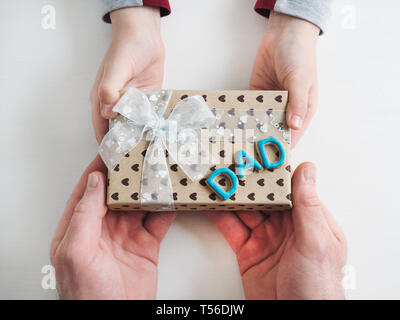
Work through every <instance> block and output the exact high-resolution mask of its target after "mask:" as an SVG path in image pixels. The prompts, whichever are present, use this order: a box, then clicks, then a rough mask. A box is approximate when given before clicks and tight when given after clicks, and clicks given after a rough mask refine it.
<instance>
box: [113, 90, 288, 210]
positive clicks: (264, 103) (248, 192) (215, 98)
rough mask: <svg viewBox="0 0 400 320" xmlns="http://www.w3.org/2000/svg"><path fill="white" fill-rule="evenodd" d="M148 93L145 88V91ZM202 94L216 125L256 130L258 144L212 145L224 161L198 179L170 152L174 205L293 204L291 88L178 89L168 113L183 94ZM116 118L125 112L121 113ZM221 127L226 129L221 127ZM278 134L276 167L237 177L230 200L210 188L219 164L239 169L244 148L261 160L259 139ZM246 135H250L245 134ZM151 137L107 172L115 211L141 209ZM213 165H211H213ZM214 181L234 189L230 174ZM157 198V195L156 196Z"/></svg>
mask: <svg viewBox="0 0 400 320" xmlns="http://www.w3.org/2000/svg"><path fill="white" fill-rule="evenodd" d="M144 92H145V93H146V91H144ZM193 95H200V96H203V98H204V99H205V100H206V102H207V104H208V106H209V107H210V109H211V110H212V111H213V112H214V114H215V115H216V117H217V121H216V123H215V125H214V126H213V127H212V129H215V130H214V132H215V131H218V129H219V128H221V127H222V128H223V127H225V128H238V129H253V131H254V136H253V137H252V139H253V142H254V143H247V144H245V143H244V141H243V143H242V142H240V143H239V142H237V141H228V140H225V141H223V142H218V143H215V142H214V143H213V142H212V141H213V140H212V139H211V141H210V142H208V144H209V145H210V149H209V151H210V152H211V153H212V154H213V156H214V157H215V158H216V159H217V160H219V161H220V163H219V164H217V165H215V166H212V167H211V169H210V170H209V172H208V173H207V175H206V176H205V177H204V178H203V179H201V180H199V181H195V182H193V181H191V180H190V179H189V178H188V177H187V176H186V175H185V173H184V172H183V171H182V169H181V168H180V167H179V165H178V164H176V163H175V162H174V161H173V159H171V157H170V156H168V152H167V153H166V154H167V164H168V170H169V175H170V179H171V183H172V189H173V197H174V205H175V208H176V210H179V211H191V210H270V211H275V210H287V209H290V208H291V206H292V203H291V180H290V177H291V174H290V170H291V169H290V130H289V129H288V127H287V125H286V120H285V119H286V118H285V110H286V105H287V97H288V93H287V91H239V90H232V91H226V90H224V91H197V90H196V91H194V90H175V91H173V93H172V96H171V99H170V101H169V104H168V109H167V111H166V112H165V114H164V117H168V115H169V113H170V112H171V110H172V109H173V108H174V106H175V105H176V104H177V103H178V102H179V100H181V99H185V98H186V97H188V96H193ZM118 117H121V115H119V116H118ZM221 130H222V129H221ZM269 137H274V138H276V139H278V140H279V141H280V142H281V144H282V146H283V147H284V149H285V159H284V163H283V164H282V165H281V166H280V167H279V168H275V169H265V168H264V170H262V171H254V172H252V173H251V174H249V175H246V178H245V180H239V185H238V188H237V190H236V191H235V193H234V194H233V196H232V197H231V198H229V199H228V200H222V199H221V198H219V197H218V195H217V194H216V193H215V192H214V191H213V190H211V189H210V188H209V187H208V186H207V184H206V182H205V180H206V178H207V177H208V176H209V175H210V174H211V172H212V171H213V170H215V169H218V168H221V167H227V168H230V169H232V171H234V172H236V169H235V154H236V152H237V151H239V150H240V149H243V150H245V151H246V153H248V154H251V155H252V156H254V158H255V159H256V160H257V161H258V162H260V163H261V165H262V161H261V159H260V157H259V156H258V154H257V152H256V151H255V146H256V142H257V141H258V140H261V139H265V138H269ZM246 139H247V140H249V138H247V137H246ZM148 144H149V141H146V140H144V139H143V140H142V141H140V143H139V144H138V145H137V146H136V147H135V148H134V149H132V150H131V151H130V152H129V154H127V155H126V156H125V157H124V158H123V159H122V160H121V161H120V163H119V164H118V165H117V166H116V167H115V168H114V170H112V171H109V172H108V179H107V205H108V207H109V208H110V209H112V210H121V211H135V210H141V195H140V190H141V183H147V181H141V180H142V171H141V170H142V166H143V160H144V156H145V152H146V150H147V146H148ZM265 150H266V153H267V155H268V157H269V159H270V161H272V162H273V161H276V160H278V159H279V157H280V154H279V152H278V151H277V149H276V148H275V147H274V146H273V145H270V144H267V145H266V146H265ZM210 166H211V165H210ZM215 182H216V183H217V184H218V185H220V186H221V187H222V188H224V189H227V188H228V189H229V188H230V183H229V179H227V177H225V176H223V175H219V176H217V177H216V179H215ZM154 197H155V199H156V197H157V195H156V194H155V195H154Z"/></svg>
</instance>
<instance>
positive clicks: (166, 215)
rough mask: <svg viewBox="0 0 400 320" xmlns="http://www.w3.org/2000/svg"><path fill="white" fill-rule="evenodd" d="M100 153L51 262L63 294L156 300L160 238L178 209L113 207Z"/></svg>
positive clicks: (66, 217) (64, 220)
mask: <svg viewBox="0 0 400 320" xmlns="http://www.w3.org/2000/svg"><path fill="white" fill-rule="evenodd" d="M104 172H105V168H104V165H103V163H102V161H101V159H100V158H99V156H97V157H96V158H95V160H94V161H93V162H92V163H91V164H90V166H89V167H88V168H87V169H86V171H85V172H84V174H83V175H82V177H81V179H80V180H79V183H78V185H77V186H76V188H75V190H74V192H73V194H72V196H71V198H70V200H69V202H68V204H67V207H66V209H65V211H64V214H63V215H62V217H61V220H60V222H59V225H58V228H57V230H56V233H55V235H54V239H53V241H52V244H51V254H50V255H51V262H52V264H53V266H54V267H55V270H56V279H57V285H58V290H59V295H60V298H61V299H154V298H155V297H156V292H157V264H158V252H159V247H160V242H161V240H162V239H163V237H164V235H165V234H166V232H167V231H168V228H169V227H170V225H171V223H172V221H173V220H174V218H175V216H176V213H174V212H162V213H147V212H113V211H110V210H107V207H106V205H105V190H106V188H105V179H104Z"/></svg>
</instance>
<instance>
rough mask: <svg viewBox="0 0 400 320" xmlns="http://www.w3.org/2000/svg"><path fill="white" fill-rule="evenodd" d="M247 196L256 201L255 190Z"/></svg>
mask: <svg viewBox="0 0 400 320" xmlns="http://www.w3.org/2000/svg"><path fill="white" fill-rule="evenodd" d="M247 198H249V199H250V200H251V201H254V200H256V195H255V193H254V192H252V193H250V194H249V195H248V196H247Z"/></svg>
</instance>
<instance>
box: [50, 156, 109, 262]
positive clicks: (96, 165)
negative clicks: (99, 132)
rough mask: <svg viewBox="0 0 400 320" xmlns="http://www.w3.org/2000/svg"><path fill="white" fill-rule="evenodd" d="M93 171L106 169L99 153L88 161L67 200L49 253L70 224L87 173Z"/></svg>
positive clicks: (83, 188) (52, 251)
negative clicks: (88, 163)
mask: <svg viewBox="0 0 400 320" xmlns="http://www.w3.org/2000/svg"><path fill="white" fill-rule="evenodd" d="M93 171H101V172H103V173H106V171H107V170H106V168H105V166H104V163H103V161H102V160H101V158H100V156H99V155H97V156H96V158H94V160H93V161H92V162H91V163H90V165H89V166H88V167H87V169H86V170H85V172H84V173H83V174H82V176H81V177H80V179H79V182H78V183H77V185H76V187H75V189H74V191H73V193H72V195H71V197H70V199H69V200H68V203H67V206H66V208H65V210H64V213H63V214H62V216H61V218H60V222H59V223H58V226H57V229H56V232H55V234H54V237H53V241H52V245H51V255H53V253H54V252H55V250H56V249H57V247H58V245H59V243H60V242H61V240H62V239H63V238H64V236H65V233H66V231H67V228H68V226H69V224H70V221H71V217H72V213H73V211H74V208H75V206H76V204H77V203H78V202H79V200H80V199H81V198H82V196H83V193H84V192H85V187H86V182H87V178H88V175H89V173H90V172H93Z"/></svg>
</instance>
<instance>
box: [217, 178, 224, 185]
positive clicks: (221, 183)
mask: <svg viewBox="0 0 400 320" xmlns="http://www.w3.org/2000/svg"><path fill="white" fill-rule="evenodd" d="M218 183H219V184H220V185H221V186H223V187H225V186H226V179H225V178H222V179H221V180H219V181H218Z"/></svg>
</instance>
